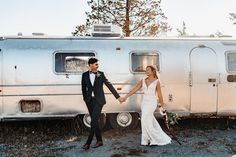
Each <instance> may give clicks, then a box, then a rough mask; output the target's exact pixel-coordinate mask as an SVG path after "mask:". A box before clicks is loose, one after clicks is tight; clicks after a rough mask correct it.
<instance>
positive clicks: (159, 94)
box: [156, 82, 164, 107]
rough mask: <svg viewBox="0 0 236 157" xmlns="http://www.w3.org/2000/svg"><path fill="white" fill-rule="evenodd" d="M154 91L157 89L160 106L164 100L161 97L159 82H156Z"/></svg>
mask: <svg viewBox="0 0 236 157" xmlns="http://www.w3.org/2000/svg"><path fill="white" fill-rule="evenodd" d="M156 91H157V96H158V99H159V103H160V104H161V106H162V107H163V105H164V101H163V97H162V92H161V84H160V82H158V84H157V87H156Z"/></svg>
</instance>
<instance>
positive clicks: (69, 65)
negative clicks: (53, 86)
mask: <svg viewBox="0 0 236 157" xmlns="http://www.w3.org/2000/svg"><path fill="white" fill-rule="evenodd" d="M94 56H95V54H94V53H61V52H58V53H56V54H55V72H56V73H82V72H84V71H86V70H88V59H89V58H90V57H94Z"/></svg>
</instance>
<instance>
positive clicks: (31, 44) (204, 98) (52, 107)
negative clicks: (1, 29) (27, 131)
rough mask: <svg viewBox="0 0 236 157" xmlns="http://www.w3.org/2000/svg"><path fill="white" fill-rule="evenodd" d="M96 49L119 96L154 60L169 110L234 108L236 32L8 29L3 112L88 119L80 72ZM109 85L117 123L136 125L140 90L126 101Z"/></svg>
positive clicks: (2, 59)
mask: <svg viewBox="0 0 236 157" xmlns="http://www.w3.org/2000/svg"><path fill="white" fill-rule="evenodd" d="M93 56H96V57H97V58H98V59H99V60H100V70H101V71H104V72H105V73H106V75H107V77H108V78H109V80H110V81H111V82H112V83H113V85H114V87H115V88H116V89H117V91H118V92H119V93H120V95H121V96H122V95H124V94H126V93H127V92H129V91H130V89H131V88H132V87H133V86H134V85H135V84H136V82H137V81H139V80H140V79H142V78H143V77H144V76H145V74H144V70H145V67H146V65H149V64H152V65H156V66H158V67H159V75H160V79H161V83H162V92H163V96H164V101H165V103H166V108H167V110H169V111H172V112H176V113H178V114H179V115H180V116H192V115H196V114H197V115H198V114H204V115H214V116H235V115H236V39H232V38H123V37H49V36H14V37H11V36H8V37H1V39H0V84H1V86H0V91H1V92H0V119H1V120H2V121H4V120H18V119H27V118H28V119H32V118H34V119H35V118H49V117H53V118H55V117H76V116H78V115H81V116H82V118H83V121H84V123H85V124H86V125H89V116H88V115H87V113H88V112H87V109H86V106H85V104H84V102H83V98H82V92H81V74H82V72H84V71H86V70H87V68H88V67H87V60H88V58H90V57H93ZM104 88H105V92H106V99H107V104H106V105H105V106H104V108H103V113H105V114H106V117H109V118H110V122H112V126H114V127H118V128H119V127H121V128H122V127H129V126H132V125H136V124H137V116H136V115H137V113H139V112H140V102H141V99H142V91H139V92H138V93H137V94H135V95H134V96H132V97H131V98H130V99H128V100H127V102H125V103H123V104H120V103H119V102H118V101H117V100H116V99H115V98H114V97H113V95H112V94H111V93H110V91H109V90H108V89H106V87H105V86H104Z"/></svg>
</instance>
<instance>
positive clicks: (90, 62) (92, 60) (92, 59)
mask: <svg viewBox="0 0 236 157" xmlns="http://www.w3.org/2000/svg"><path fill="white" fill-rule="evenodd" d="M96 62H98V59H97V58H94V57H93V58H89V60H88V65H90V64H94V63H96Z"/></svg>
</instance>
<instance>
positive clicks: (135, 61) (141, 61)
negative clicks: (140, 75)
mask: <svg viewBox="0 0 236 157" xmlns="http://www.w3.org/2000/svg"><path fill="white" fill-rule="evenodd" d="M148 65H154V66H156V67H157V69H158V71H159V54H158V53H156V52H141V53H140V52H133V53H132V54H131V70H132V72H145V70H146V66H148Z"/></svg>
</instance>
